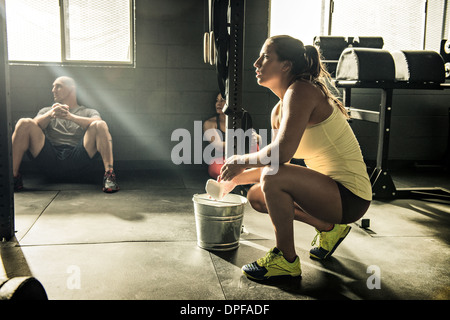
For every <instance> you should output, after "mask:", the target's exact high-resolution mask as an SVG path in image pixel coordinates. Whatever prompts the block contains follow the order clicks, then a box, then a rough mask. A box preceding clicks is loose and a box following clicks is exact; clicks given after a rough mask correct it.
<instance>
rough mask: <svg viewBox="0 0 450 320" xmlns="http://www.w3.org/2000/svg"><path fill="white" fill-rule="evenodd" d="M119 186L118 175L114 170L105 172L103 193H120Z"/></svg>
mask: <svg viewBox="0 0 450 320" xmlns="http://www.w3.org/2000/svg"><path fill="white" fill-rule="evenodd" d="M119 190H120V188H119V185H118V184H117V182H116V174H115V173H114V170H109V171H107V172H105V175H104V176H103V192H106V193H113V192H116V191H119Z"/></svg>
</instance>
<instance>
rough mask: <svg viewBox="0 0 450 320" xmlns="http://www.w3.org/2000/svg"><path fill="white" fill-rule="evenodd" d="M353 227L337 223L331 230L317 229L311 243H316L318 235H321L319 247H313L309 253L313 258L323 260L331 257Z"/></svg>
mask: <svg viewBox="0 0 450 320" xmlns="http://www.w3.org/2000/svg"><path fill="white" fill-rule="evenodd" d="M351 228H352V227H350V226H348V225H346V224H335V225H334V227H333V229H332V230H330V231H323V232H320V231H319V230H317V229H316V231H317V234H316V236H315V237H314V240H313V241H312V242H311V245H312V246H313V245H315V244H316V240H317V237H318V236H320V240H319V247H315V248H312V249H311V250H310V251H309V255H310V257H311V258H313V259H319V260H323V259H326V258H328V257H330V256H331V255H332V254H333V252H334V251H335V250H336V248H337V247H338V246H339V245H340V244H341V242H342V240H344V238H345V237H346V236H347V234H348V233H349V232H350V229H351Z"/></svg>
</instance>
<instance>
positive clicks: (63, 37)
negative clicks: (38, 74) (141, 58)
mask: <svg viewBox="0 0 450 320" xmlns="http://www.w3.org/2000/svg"><path fill="white" fill-rule="evenodd" d="M127 1H129V5H130V43H129V48H130V49H129V50H130V61H97V60H72V59H70V60H68V59H66V45H67V43H66V39H67V37H66V34H67V30H68V26H67V21H66V9H65V8H66V7H67V1H66V0H59V19H60V28H61V33H60V34H61V36H60V41H61V61H50V62H49V61H28V60H8V62H9V64H10V65H38V66H60V67H65V66H86V67H95V66H98V67H133V68H134V67H135V66H136V33H135V30H136V25H135V24H136V19H135V2H136V0H127Z"/></svg>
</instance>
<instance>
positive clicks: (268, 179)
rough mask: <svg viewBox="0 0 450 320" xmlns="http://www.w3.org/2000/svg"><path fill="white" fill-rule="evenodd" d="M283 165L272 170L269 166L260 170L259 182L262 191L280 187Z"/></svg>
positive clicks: (270, 190)
mask: <svg viewBox="0 0 450 320" xmlns="http://www.w3.org/2000/svg"><path fill="white" fill-rule="evenodd" d="M282 175H283V166H280V167H279V168H277V170H274V169H273V168H271V167H264V169H263V170H262V172H261V178H260V184H261V189H262V191H263V192H264V193H266V192H272V191H274V189H276V190H278V189H281V188H282V185H283V183H285V182H284V181H283V178H282Z"/></svg>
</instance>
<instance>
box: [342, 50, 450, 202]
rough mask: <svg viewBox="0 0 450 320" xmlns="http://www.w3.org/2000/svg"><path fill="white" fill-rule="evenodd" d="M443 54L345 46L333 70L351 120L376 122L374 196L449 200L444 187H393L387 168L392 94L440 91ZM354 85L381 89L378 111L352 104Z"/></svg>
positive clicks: (442, 74)
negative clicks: (408, 90)
mask: <svg viewBox="0 0 450 320" xmlns="http://www.w3.org/2000/svg"><path fill="white" fill-rule="evenodd" d="M444 82H445V68H444V61H443V59H442V57H441V56H440V55H439V54H438V53H437V52H434V51H425V50H424V51H396V52H392V53H390V52H388V51H386V50H382V49H367V48H356V47H355V48H347V49H345V50H344V51H343V52H342V54H341V56H340V58H339V62H338V65H337V69H336V81H335V84H336V86H337V87H339V88H343V90H344V91H343V100H344V105H345V107H346V108H348V110H349V114H350V116H351V118H352V119H357V120H363V121H370V122H375V123H378V150H377V159H376V166H375V168H374V170H373V171H372V173H371V175H370V180H371V183H372V190H373V196H374V198H434V199H442V200H450V191H449V190H446V189H444V188H439V187H436V188H396V187H395V185H394V182H393V181H392V178H391V175H390V173H389V171H388V166H387V162H388V155H389V138H390V129H391V124H390V123H391V112H392V97H393V91H394V89H395V90H396V89H426V90H443V89H448V88H450V84H448V83H444ZM353 88H367V89H381V103H380V108H379V112H375V111H368V110H362V109H356V108H352V107H351V92H352V89H353Z"/></svg>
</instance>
